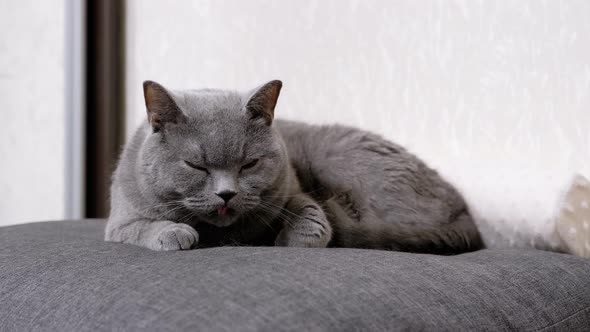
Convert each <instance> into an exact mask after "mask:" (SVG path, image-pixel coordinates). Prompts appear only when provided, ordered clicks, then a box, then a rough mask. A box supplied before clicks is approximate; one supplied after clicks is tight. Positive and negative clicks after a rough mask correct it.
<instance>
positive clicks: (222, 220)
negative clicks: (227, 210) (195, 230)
mask: <svg viewBox="0 0 590 332" xmlns="http://www.w3.org/2000/svg"><path fill="white" fill-rule="evenodd" d="M236 220H238V218H237V217H219V218H207V219H205V222H206V223H208V224H211V225H213V226H217V227H227V226H231V225H233V224H234V223H235V222H236Z"/></svg>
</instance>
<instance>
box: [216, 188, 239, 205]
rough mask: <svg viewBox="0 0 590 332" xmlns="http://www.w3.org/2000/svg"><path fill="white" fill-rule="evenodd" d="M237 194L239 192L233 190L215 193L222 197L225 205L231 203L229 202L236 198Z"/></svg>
mask: <svg viewBox="0 0 590 332" xmlns="http://www.w3.org/2000/svg"><path fill="white" fill-rule="evenodd" d="M236 194H237V192H235V191H231V190H224V191H222V192H218V193H215V195H217V196H219V197H221V199H223V200H224V201H225V203H227V202H229V200H230V199H232V197H234V196H235V195H236Z"/></svg>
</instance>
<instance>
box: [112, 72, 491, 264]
mask: <svg viewBox="0 0 590 332" xmlns="http://www.w3.org/2000/svg"><path fill="white" fill-rule="evenodd" d="M281 86H282V84H281V82H280V81H272V82H269V83H267V84H265V85H263V86H262V87H260V88H258V89H255V90H253V91H252V92H249V93H247V94H240V93H236V92H230V91H223V90H192V91H178V92H172V91H169V90H166V89H165V88H163V87H162V86H160V85H159V84H157V83H154V82H149V81H148V82H145V83H144V94H145V98H146V106H147V110H148V123H146V124H145V125H143V126H141V127H140V128H139V129H138V130H137V132H136V133H135V135H134V136H133V138H132V140H131V141H130V142H129V143H128V144H127V146H126V147H125V149H124V151H123V153H122V156H121V160H120V162H119V165H118V167H117V170H116V171H115V174H114V177H113V184H112V187H111V214H110V218H109V221H108V225H107V228H106V240H109V241H118V242H125V243H132V244H137V245H140V246H144V247H147V248H150V249H154V250H178V249H189V248H196V247H207V246H217V245H234V244H237V245H279V246H304V247H326V246H335V247H357V248H377V249H390V250H400V251H411V252H428V253H437V254H452V253H460V252H465V251H471V250H476V249H479V248H481V247H482V241H481V239H480V235H479V233H478V231H477V229H476V226H475V224H474V223H473V221H472V218H471V216H470V214H469V211H468V208H467V206H466V204H465V201H464V200H463V198H462V197H461V195H460V194H459V193H458V192H457V191H456V190H455V189H454V188H453V187H452V186H451V185H450V184H449V183H447V182H446V181H444V180H443V179H442V178H441V177H440V176H439V175H438V174H437V173H436V172H435V171H434V170H432V169H430V168H429V167H427V166H426V165H425V164H424V163H423V162H422V161H420V160H419V159H417V158H416V157H415V156H414V155H412V154H410V153H408V152H407V151H406V150H405V149H404V148H402V147H400V146H398V145H396V144H393V143H391V142H389V141H387V140H385V139H383V138H382V137H380V136H378V135H375V134H371V133H368V132H366V131H362V130H359V129H355V128H350V127H345V126H338V125H333V126H312V125H306V124H303V123H297V122H291V121H279V120H274V119H273V117H274V107H275V104H276V101H277V98H278V95H279V92H280V89H281ZM256 160H258V162H256ZM185 161H188V164H187V163H186V162H185ZM195 167H196V168H195ZM232 192H233V193H235V196H234V197H233V198H231V199H229V200H228V203H227V205H225V203H224V199H222V197H221V196H223V195H224V194H225V193H232ZM216 193H217V194H220V195H221V196H219V195H217V194H216ZM230 196H231V195H230ZM226 199H227V197H226Z"/></svg>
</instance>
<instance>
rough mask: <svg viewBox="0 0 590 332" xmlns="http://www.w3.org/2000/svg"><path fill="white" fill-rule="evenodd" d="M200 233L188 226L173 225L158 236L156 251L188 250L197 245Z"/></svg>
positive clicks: (155, 244) (155, 245)
mask: <svg viewBox="0 0 590 332" xmlns="http://www.w3.org/2000/svg"><path fill="white" fill-rule="evenodd" d="M198 242H199V233H197V231H196V230H195V229H194V228H192V227H191V226H189V225H187V224H171V225H168V226H166V227H165V228H164V229H163V230H162V231H160V233H159V234H158V236H157V238H156V241H155V243H154V247H155V248H154V249H156V250H160V251H169V250H187V249H191V248H193V247H194V246H196V245H197V243H198Z"/></svg>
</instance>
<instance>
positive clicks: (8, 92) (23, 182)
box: [0, 0, 65, 226]
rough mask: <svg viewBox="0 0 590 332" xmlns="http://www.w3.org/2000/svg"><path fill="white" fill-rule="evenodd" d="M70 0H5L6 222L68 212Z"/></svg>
mask: <svg viewBox="0 0 590 332" xmlns="http://www.w3.org/2000/svg"><path fill="white" fill-rule="evenodd" d="M63 29H64V1H63V0H61V1H36V0H26V1H20V0H19V1H1V2H0V94H1V95H0V114H1V115H2V128H1V129H0V130H1V132H2V133H1V137H2V139H0V158H2V160H1V161H0V165H1V166H0V170H1V172H0V226H1V225H7V224H14V223H20V222H27V221H40V220H50V219H61V218H63V214H64V202H63V199H64V123H65V122H64V107H63V103H64V97H63V95H64V92H63V85H64V83H63V81H64V75H63V55H64V50H63V49H64V30H63Z"/></svg>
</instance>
